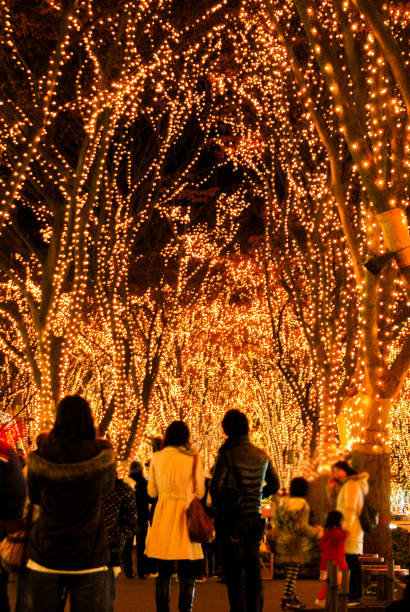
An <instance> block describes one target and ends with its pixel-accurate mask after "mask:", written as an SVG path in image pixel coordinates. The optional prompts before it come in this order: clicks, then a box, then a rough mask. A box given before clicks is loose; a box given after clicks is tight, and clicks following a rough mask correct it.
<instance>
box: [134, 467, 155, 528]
mask: <svg viewBox="0 0 410 612" xmlns="http://www.w3.org/2000/svg"><path fill="white" fill-rule="evenodd" d="M130 478H132V480H134V481H135V489H134V491H135V502H136V504H137V520H138V527H140V528H141V529H144V528H145V527H147V525H148V519H149V504H150V502H151V501H153V500H152V499H151V498H150V496H149V495H148V492H147V485H148V483H147V481H146V479H145V478H144V476H143V474H141V472H135V473H134V472H131V473H130Z"/></svg>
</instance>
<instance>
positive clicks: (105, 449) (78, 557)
mask: <svg viewBox="0 0 410 612" xmlns="http://www.w3.org/2000/svg"><path fill="white" fill-rule="evenodd" d="M37 442H38V448H37V450H36V451H34V452H33V453H30V455H29V456H28V460H27V465H28V480H27V482H28V490H29V496H30V500H31V501H32V502H33V503H35V504H38V505H39V506H40V515H39V518H38V520H37V521H36V522H35V524H34V526H33V528H32V530H31V534H30V541H29V547H28V558H29V560H28V563H27V567H28V568H30V570H31V576H30V581H31V591H32V599H33V612H57V611H60V610H61V600H62V599H64V597H65V596H66V595H69V596H70V603H71V611H72V612H84V610H87V612H101V611H103V610H104V609H105V606H106V592H107V589H106V582H107V576H108V564H109V560H110V551H109V546H108V539H107V533H106V528H105V523H104V517H103V514H102V505H101V500H102V497H103V495H105V494H106V493H108V492H109V491H110V490H111V489H112V487H113V485H114V481H115V473H116V470H115V456H114V452H113V450H112V448H111V445H110V444H109V442H107V441H106V440H101V439H96V437H95V428H94V423H93V420H92V415H91V410H90V407H89V405H88V402H87V401H86V400H85V399H84V398H82V397H80V396H78V395H73V396H67V397H65V398H64V399H62V400H61V402H60V403H59V404H58V406H57V415H56V421H55V424H54V426H53V428H52V430H51V431H50V433H49V434H41V435H40V436H39V437H38V440H37Z"/></svg>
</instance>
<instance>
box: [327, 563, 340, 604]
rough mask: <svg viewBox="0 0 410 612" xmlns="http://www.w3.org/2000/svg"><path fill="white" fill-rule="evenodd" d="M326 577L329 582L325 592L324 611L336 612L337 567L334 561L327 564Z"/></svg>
mask: <svg viewBox="0 0 410 612" xmlns="http://www.w3.org/2000/svg"><path fill="white" fill-rule="evenodd" d="M327 576H328V580H329V582H328V588H327V591H326V610H328V611H329V612H337V607H338V605H337V604H338V601H337V600H338V597H337V590H338V584H337V565H336V563H335V562H334V561H328V562H327Z"/></svg>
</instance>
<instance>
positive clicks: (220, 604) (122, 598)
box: [9, 573, 321, 612]
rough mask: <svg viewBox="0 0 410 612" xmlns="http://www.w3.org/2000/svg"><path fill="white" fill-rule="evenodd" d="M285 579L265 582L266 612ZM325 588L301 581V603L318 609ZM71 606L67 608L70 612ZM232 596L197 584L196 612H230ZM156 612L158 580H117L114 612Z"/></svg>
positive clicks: (174, 596) (275, 611) (220, 587)
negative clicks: (321, 590) (317, 601)
mask: <svg viewBox="0 0 410 612" xmlns="http://www.w3.org/2000/svg"><path fill="white" fill-rule="evenodd" d="M283 583H284V581H283V580H276V579H274V580H264V581H263V586H264V599H265V604H264V608H263V610H264V612H279V611H280V600H281V597H282V593H283ZM320 588H321V584H320V583H319V581H318V580H299V581H298V583H297V592H298V595H299V598H300V599H301V601H303V602H305V603H306V604H307V606H308V608H316V609H318V610H319V608H317V606H314V605H313V601H314V599H315V597H316V594H317V593H318V591H319V590H320ZM9 596H10V603H11V604H12V608H11V609H12V610H13V609H14V600H15V583H14V581H13V578H11V581H10V584H9ZM68 610H69V606H67V608H66V612H68ZM170 610H171V612H176V611H177V610H178V583H177V582H174V581H173V582H172V588H171V606H170ZM228 610H229V605H228V597H227V594H226V586H225V585H224V584H222V583H220V582H217V581H215V580H207V581H206V582H198V583H197V585H196V592H195V600H194V605H193V609H192V612H228ZM145 611H147V612H151V611H152V612H155V579H152V578H146V579H145V580H141V579H139V578H132V579H129V578H126V577H125V576H124V574H123V573H121V574H120V575H119V577H118V580H117V596H116V599H115V607H114V612H145Z"/></svg>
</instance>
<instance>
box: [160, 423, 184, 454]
mask: <svg viewBox="0 0 410 612" xmlns="http://www.w3.org/2000/svg"><path fill="white" fill-rule="evenodd" d="M188 444H189V429H188V426H187V425H186V423H184V421H172V423H171V425H168V427H167V430H166V432H165V438H164V446H163V448H165V447H166V446H186V447H188Z"/></svg>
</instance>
